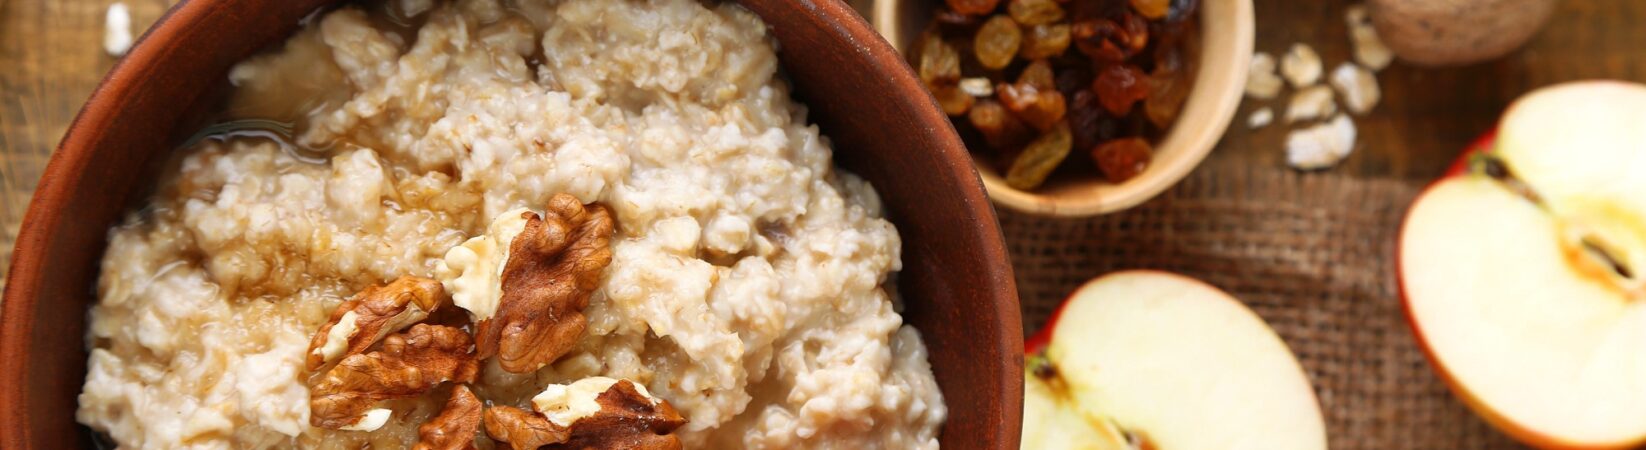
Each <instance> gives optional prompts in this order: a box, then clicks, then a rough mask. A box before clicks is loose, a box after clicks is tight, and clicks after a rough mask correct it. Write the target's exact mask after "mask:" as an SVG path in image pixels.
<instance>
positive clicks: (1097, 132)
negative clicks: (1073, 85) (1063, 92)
mask: <svg viewBox="0 0 1646 450" xmlns="http://www.w3.org/2000/svg"><path fill="white" fill-rule="evenodd" d="M1069 99H1070V100H1069V112H1068V114H1067V115H1066V116H1065V117H1066V118H1067V119H1068V122H1069V132H1070V133H1071V134H1073V135H1074V146H1075V148H1079V149H1084V150H1090V149H1091V148H1092V147H1096V146H1097V143H1099V142H1103V141H1107V140H1110V139H1114V138H1115V137H1117V136H1120V133H1121V131H1122V128H1123V127H1122V124H1121V122H1120V120H1119V119H1116V118H1114V117H1113V116H1110V115H1109V113H1107V112H1104V111H1103V106H1101V105H1099V104H1098V103H1097V95H1096V94H1093V93H1092V91H1091V90H1087V89H1082V90H1080V91H1078V92H1075V93H1074V95H1072V96H1070V97H1069Z"/></svg>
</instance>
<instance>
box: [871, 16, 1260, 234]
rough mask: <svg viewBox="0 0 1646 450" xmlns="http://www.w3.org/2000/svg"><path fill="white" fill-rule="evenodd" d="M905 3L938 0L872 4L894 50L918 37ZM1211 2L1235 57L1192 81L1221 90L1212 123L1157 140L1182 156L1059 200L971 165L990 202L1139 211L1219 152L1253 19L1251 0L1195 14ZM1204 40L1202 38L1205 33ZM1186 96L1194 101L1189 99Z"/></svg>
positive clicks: (1049, 210)
mask: <svg viewBox="0 0 1646 450" xmlns="http://www.w3.org/2000/svg"><path fill="white" fill-rule="evenodd" d="M906 1H922V2H931V3H935V2H938V1H939V0H874V4H873V7H872V11H873V13H874V17H873V21H874V27H875V30H876V31H879V32H880V33H881V34H882V35H884V36H885V37H886V39H887V40H888V41H892V45H893V47H896V48H901V46H900V43H899V42H896V41H899V40H903V39H904V38H906V37H907V36H906V35H905V33H915V32H918V30H904V29H903V23H902V21H900V20H898V19H899V18H900V13H899V10H900V9H899V8H898V7H899V6H900V5H902V4H903V3H904V2H906ZM1209 2H1218V3H1220V4H1225V5H1228V6H1230V7H1231V9H1232V10H1231V11H1225V12H1226V13H1228V14H1219V15H1215V16H1212V17H1214V18H1215V20H1222V21H1228V23H1229V24H1230V25H1232V26H1233V32H1234V36H1233V38H1234V41H1233V42H1232V43H1233V47H1234V53H1233V55H1231V58H1232V59H1231V60H1230V64H1231V65H1230V66H1228V70H1226V71H1224V73H1222V74H1223V76H1222V77H1220V78H1218V79H1216V80H1206V79H1204V76H1205V74H1206V73H1207V72H1208V71H1209V70H1211V68H1209V67H1205V66H1202V67H1201V68H1200V70H1199V71H1197V72H1196V74H1197V76H1198V77H1201V78H1198V79H1197V80H1196V81H1195V86H1197V87H1198V86H1201V85H1202V83H1203V82H1212V81H1215V83H1214V84H1216V85H1218V86H1220V87H1221V88H1222V90H1221V91H1218V92H1216V95H1215V96H1207V97H1204V100H1206V101H1208V102H1210V105H1211V108H1212V109H1211V114H1210V115H1208V116H1207V117H1208V118H1210V120H1209V121H1208V122H1206V123H1203V124H1201V125H1204V126H1197V127H1183V126H1176V124H1174V126H1173V127H1172V128H1171V130H1170V131H1168V132H1167V133H1166V135H1165V136H1163V137H1162V138H1161V141H1165V140H1167V139H1172V140H1184V142H1185V143H1184V145H1182V147H1181V148H1183V149H1184V151H1182V152H1181V153H1180V154H1178V155H1177V157H1176V158H1174V159H1172V160H1171V164H1164V165H1162V164H1158V163H1159V161H1156V162H1155V163H1151V166H1150V170H1148V171H1145V172H1144V173H1143V174H1141V175H1139V176H1138V177H1137V178H1134V179H1131V180H1127V181H1125V182H1122V183H1119V184H1116V185H1109V186H1103V187H1102V188H1103V189H1104V190H1103V191H1102V192H1097V193H1095V194H1096V195H1092V194H1094V193H1087V194H1086V195H1080V196H1074V195H1062V196H1058V195H1047V194H1044V193H1039V192H1033V191H1025V190H1021V189H1017V188H1014V187H1011V186H1009V185H1007V184H1006V182H1005V180H1004V179H1003V178H1001V177H1000V175H999V174H997V173H995V171H993V170H992V169H989V168H985V167H982V166H980V165H977V164H976V161H975V160H973V165H974V168H975V169H978V170H979V172H980V175H979V176H980V177H982V179H983V185H984V187H985V188H986V191H987V192H988V194H989V198H990V199H991V200H994V202H995V203H998V204H1000V205H1003V206H1006V207H1007V208H1011V209H1012V210H1015V211H1019V212H1024V213H1030V214H1037V215H1045V216H1052V217H1089V216H1095V215H1102V214H1108V213H1112V212H1118V211H1122V210H1125V209H1128V208H1131V207H1133V206H1137V205H1138V204H1140V203H1143V202H1145V201H1148V200H1149V199H1151V198H1154V197H1155V196H1156V195H1159V194H1160V193H1161V192H1165V191H1166V189H1168V188H1170V187H1172V186H1173V185H1176V184H1177V182H1178V181H1181V180H1182V179H1183V178H1184V177H1186V176H1188V174H1189V172H1192V171H1193V170H1194V169H1195V167H1198V166H1199V165H1200V163H1201V161H1203V160H1205V158H1206V156H1207V155H1209V154H1211V151H1212V149H1213V148H1216V147H1217V143H1218V141H1219V140H1221V138H1222V136H1223V132H1224V131H1226V130H1227V129H1228V127H1229V124H1230V122H1231V121H1233V120H1234V115H1235V111H1236V110H1238V109H1239V108H1240V102H1241V98H1242V97H1243V96H1244V95H1245V91H1244V88H1245V85H1246V75H1247V71H1248V69H1247V66H1248V65H1249V64H1250V62H1251V59H1252V51H1253V47H1254V41H1255V36H1254V30H1255V27H1256V25H1255V23H1256V19H1255V16H1254V13H1253V9H1252V1H1251V0H1202V3H1203V5H1202V9H1201V11H1199V13H1200V15H1201V16H1202V17H1206V16H1207V14H1205V9H1204V8H1205V6H1204V3H1209ZM1208 22H1209V20H1206V19H1202V21H1201V26H1202V27H1205V26H1207V24H1208ZM1202 37H1203V38H1204V34H1203V35H1202ZM1190 95H1191V97H1192V96H1193V94H1190ZM1191 100H1192V98H1191ZM1184 107H1185V108H1187V107H1188V106H1187V105H1185V106H1184ZM967 156H968V157H969V156H970V154H969V153H968V155H967Z"/></svg>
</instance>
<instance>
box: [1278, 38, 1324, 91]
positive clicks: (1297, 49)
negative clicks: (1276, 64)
mask: <svg viewBox="0 0 1646 450" xmlns="http://www.w3.org/2000/svg"><path fill="white" fill-rule="evenodd" d="M1321 70H1322V69H1321V67H1320V55H1319V54H1317V53H1315V50H1314V49H1313V48H1311V47H1309V46H1308V45H1307V44H1303V43H1301V42H1300V43H1296V44H1292V48H1291V50H1287V51H1286V56H1284V57H1281V59H1280V74H1281V75H1282V76H1285V77H1286V81H1290V82H1291V83H1292V87H1294V88H1298V89H1302V88H1305V87H1308V86H1313V85H1314V84H1315V83H1316V82H1318V81H1320V72H1321Z"/></svg>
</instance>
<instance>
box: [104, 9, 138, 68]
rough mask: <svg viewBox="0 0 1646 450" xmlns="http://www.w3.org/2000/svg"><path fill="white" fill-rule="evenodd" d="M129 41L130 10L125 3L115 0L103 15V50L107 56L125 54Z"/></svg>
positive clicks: (130, 39) (130, 38)
mask: <svg viewBox="0 0 1646 450" xmlns="http://www.w3.org/2000/svg"><path fill="white" fill-rule="evenodd" d="M131 43H132V37H131V10H128V9H126V4H125V3H121V2H115V3H114V4H112V5H109V11H108V14H106V15H104V17H103V51H105V52H108V54H109V56H125V54H126V51H127V50H131Z"/></svg>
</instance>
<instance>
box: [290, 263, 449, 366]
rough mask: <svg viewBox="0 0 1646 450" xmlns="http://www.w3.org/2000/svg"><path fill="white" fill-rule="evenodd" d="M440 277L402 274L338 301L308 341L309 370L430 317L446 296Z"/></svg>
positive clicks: (307, 363) (357, 352)
mask: <svg viewBox="0 0 1646 450" xmlns="http://www.w3.org/2000/svg"><path fill="white" fill-rule="evenodd" d="M445 299H446V290H445V288H444V287H441V285H440V282H439V281H435V280H431V279H428V278H422V277H413V276H403V277H400V278H398V279H395V280H394V281H393V282H391V283H389V284H387V285H383V286H372V287H369V288H366V290H364V291H360V293H359V294H355V296H354V298H351V299H349V301H346V302H343V304H341V305H337V310H335V311H332V314H331V320H328V321H327V322H326V324H325V325H321V326H320V330H319V331H316V332H315V333H314V339H313V340H311V341H309V353H308V359H307V361H305V363H306V365H307V366H308V368H309V370H317V369H319V368H321V367H323V366H325V365H326V364H327V363H330V362H332V361H336V360H338V359H339V358H343V357H346V356H349V355H355V354H359V353H361V352H364V351H366V349H368V348H371V346H372V345H373V344H376V343H377V341H379V340H381V339H383V337H384V336H387V335H388V334H389V333H394V332H397V331H400V330H402V329H405V328H406V327H409V326H411V325H412V324H414V323H417V322H420V321H422V320H423V319H426V318H428V317H429V313H430V312H433V311H434V310H435V309H438V308H439V307H440V305H441V304H442V303H444V302H445V301H446V300H445Z"/></svg>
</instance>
